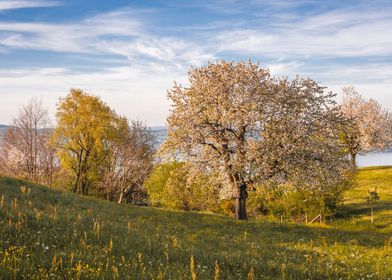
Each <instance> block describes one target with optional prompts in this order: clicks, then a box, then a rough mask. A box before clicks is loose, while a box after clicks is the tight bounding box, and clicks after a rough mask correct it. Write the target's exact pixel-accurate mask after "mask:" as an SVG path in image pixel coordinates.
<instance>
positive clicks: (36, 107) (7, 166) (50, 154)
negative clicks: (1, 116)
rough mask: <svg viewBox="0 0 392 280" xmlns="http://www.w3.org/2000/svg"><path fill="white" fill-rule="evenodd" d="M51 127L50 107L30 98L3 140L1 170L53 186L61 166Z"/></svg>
mask: <svg viewBox="0 0 392 280" xmlns="http://www.w3.org/2000/svg"><path fill="white" fill-rule="evenodd" d="M51 134H52V129H51V128H50V121H49V118H48V113H47V110H46V109H45V108H44V107H43V105H42V102H41V101H40V100H38V99H31V100H30V101H29V102H28V103H27V105H25V106H24V107H22V108H21V109H20V110H19V114H18V116H17V117H16V118H15V119H14V121H13V123H12V125H11V126H10V127H9V128H8V129H7V131H6V133H5V135H4V136H3V137H2V141H1V152H0V169H1V171H2V172H4V173H6V174H8V175H11V176H18V177H22V178H26V179H29V180H32V181H34V182H39V183H44V184H48V185H51V184H52V181H53V174H54V172H55V170H56V169H57V168H58V160H57V158H56V151H55V149H54V147H53V146H52V145H51V143H50V138H51Z"/></svg>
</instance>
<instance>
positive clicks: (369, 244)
mask: <svg viewBox="0 0 392 280" xmlns="http://www.w3.org/2000/svg"><path fill="white" fill-rule="evenodd" d="M373 171H374V172H376V173H377V172H381V171H380V170H378V169H377V170H370V171H369V170H368V171H361V173H360V174H359V188H363V190H365V189H366V188H367V187H368V186H370V185H371V182H373V181H372V179H371V178H370V177H371V176H373V175H371V174H370V173H369V174H368V173H362V172H373ZM384 171H385V172H387V173H385V174H384V173H380V174H383V175H380V174H379V175H377V176H378V177H377V176H376V177H377V180H379V179H380V178H379V177H380V176H381V177H383V176H386V177H385V178H388V176H389V175H388V174H391V173H392V169H385V170H384ZM384 171H382V172H384ZM377 174H378V173H377ZM361 176H362V177H361ZM369 180H370V181H369ZM380 180H381V182H384V181H383V180H382V179H380ZM386 180H389V179H386ZM363 181H366V184H367V185H366V184H365V183H363ZM391 182H392V181H391ZM362 183H363V184H365V185H361V184H362ZM369 184H370V185H369ZM384 184H385V187H382V188H381V187H380V195H381V197H383V196H384V198H387V197H389V195H388V196H387V194H385V195H383V192H385V193H387V192H388V193H389V192H391V193H392V189H391V188H390V187H388V182H384ZM21 186H24V188H23V189H21V188H20V187H21ZM363 190H362V191H363ZM356 191H358V190H353V191H352V192H351V193H348V194H347V206H346V216H345V218H342V219H340V220H339V221H335V222H332V223H331V224H329V225H313V226H304V225H297V224H289V223H280V222H274V221H267V220H257V221H256V220H253V221H248V222H238V221H234V220H232V219H230V218H226V217H223V216H219V215H213V214H200V213H191V212H179V211H168V210H162V209H154V208H147V207H135V206H130V205H117V204H113V203H110V202H106V201H102V200H98V199H94V198H83V197H79V196H77V195H74V194H71V193H67V192H60V191H56V190H52V189H48V188H46V187H43V186H39V185H32V184H29V183H28V182H24V181H20V180H17V179H12V178H7V177H1V178H0V278H2V279H23V278H25V279H392V266H391V263H392V230H391V229H390V227H388V226H386V224H387V223H388V222H387V221H385V220H389V223H391V222H392V217H385V220H383V221H381V218H382V217H381V216H376V223H375V225H370V223H369V222H368V221H367V220H366V217H367V216H366V215H367V214H366V211H365V212H359V213H356V212H355V210H356V208H355V207H356V203H362V201H361V200H360V198H361V196H362V191H358V193H357V194H356ZM350 195H351V197H350ZM363 195H364V196H366V193H364V194H363ZM349 199H351V200H349ZM380 203H381V202H380ZM383 203H384V206H380V207H386V208H388V207H390V206H391V204H388V203H390V202H387V200H386V199H384V202H383ZM364 207H365V206H364ZM384 210H385V208H382V209H380V208H379V209H378V212H377V211H376V214H377V215H379V214H380V211H384ZM352 211H354V212H352ZM385 211H389V210H385ZM353 217H354V220H353ZM355 219H357V220H355ZM383 219H384V218H383ZM355 223H357V225H355Z"/></svg>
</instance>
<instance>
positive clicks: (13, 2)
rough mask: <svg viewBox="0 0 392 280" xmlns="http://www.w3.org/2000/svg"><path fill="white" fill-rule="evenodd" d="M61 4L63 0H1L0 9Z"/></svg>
mask: <svg viewBox="0 0 392 280" xmlns="http://www.w3.org/2000/svg"><path fill="white" fill-rule="evenodd" d="M60 5H61V2H59V1H52V0H24V1H23V0H2V1H0V11H5V10H14V9H23V8H42V7H55V6H60Z"/></svg>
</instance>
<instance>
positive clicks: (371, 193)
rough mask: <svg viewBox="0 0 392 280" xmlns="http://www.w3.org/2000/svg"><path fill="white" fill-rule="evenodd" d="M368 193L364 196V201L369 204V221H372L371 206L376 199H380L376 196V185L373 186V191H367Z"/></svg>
mask: <svg viewBox="0 0 392 280" xmlns="http://www.w3.org/2000/svg"><path fill="white" fill-rule="evenodd" d="M368 193H369V196H368V197H367V198H366V201H367V203H369V205H370V221H371V222H372V223H373V222H374V216H373V206H374V204H375V203H376V201H377V200H380V197H379V196H378V193H377V187H375V188H374V191H368Z"/></svg>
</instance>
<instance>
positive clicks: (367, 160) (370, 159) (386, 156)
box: [357, 152, 392, 167]
mask: <svg viewBox="0 0 392 280" xmlns="http://www.w3.org/2000/svg"><path fill="white" fill-rule="evenodd" d="M357 164H358V167H365V166H384V165H392V152H374V153H368V154H366V155H359V156H358V157H357Z"/></svg>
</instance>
